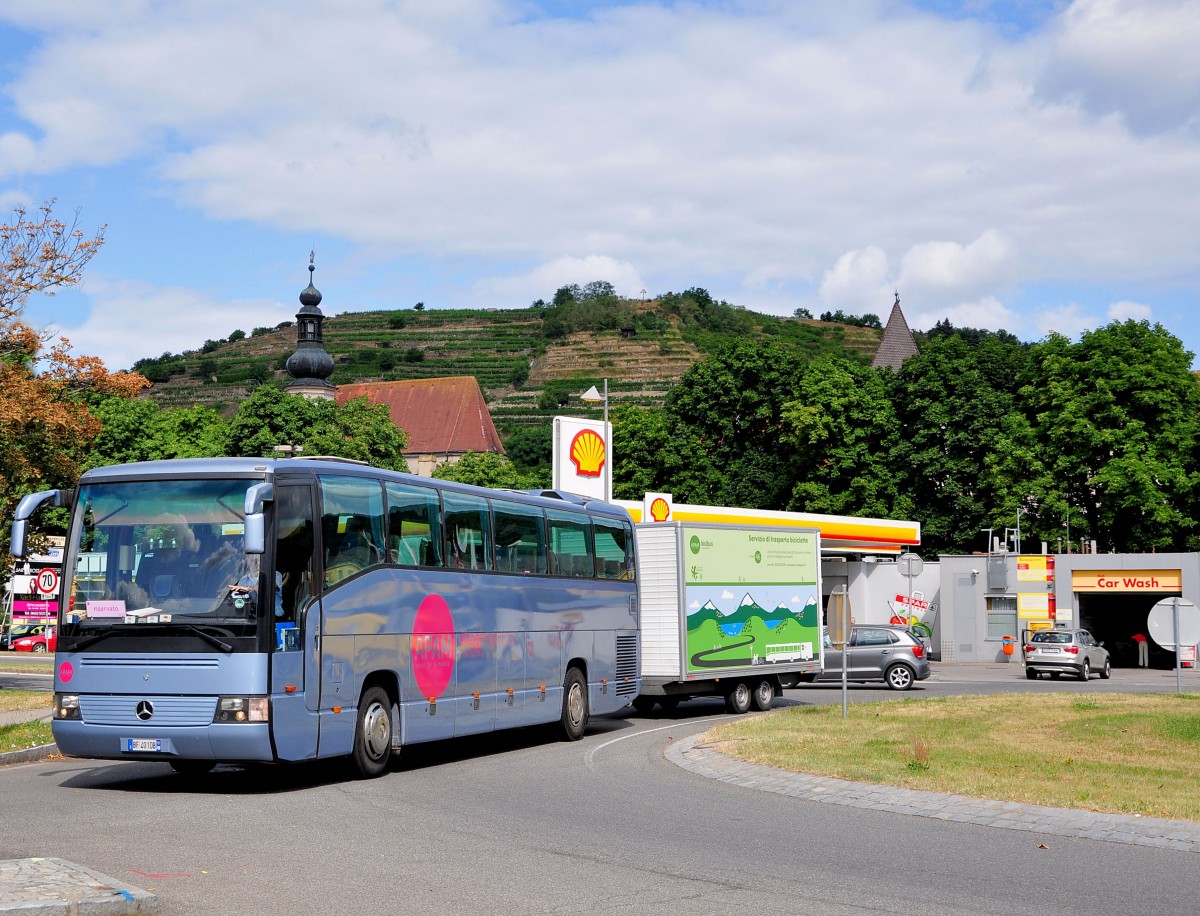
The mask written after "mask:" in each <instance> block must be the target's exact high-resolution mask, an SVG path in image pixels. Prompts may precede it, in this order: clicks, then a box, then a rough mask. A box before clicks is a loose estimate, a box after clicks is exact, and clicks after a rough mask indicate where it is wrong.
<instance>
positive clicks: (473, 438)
mask: <svg viewBox="0 0 1200 916" xmlns="http://www.w3.org/2000/svg"><path fill="white" fill-rule="evenodd" d="M363 395H366V396H367V399H368V400H369V401H370V402H371V403H372V404H386V405H387V408H388V411H389V413H390V414H391V418H392V422H393V423H395V424H396V425H397V426H399V427H400V428H401V429H403V430H404V431H405V432H406V433H408V448H407V449H405V451H404V457H405V458H406V459H407V460H408V467H409V470H410V471H411V472H412V473H414V474H421V475H423V476H425V477H428V476H429V475H430V474H432V473H433V469H434V468H435V467H436V466H437V465H439V464H441V463H442V462H443V461H448V460H449V461H453V460H456V459H458V458H460V457H462V456H463V455H464V454H465V453H466V452H497V453H499V454H501V455H503V454H504V446H503V445H501V444H500V436H499V434H498V433H497V432H496V427H495V425H494V424H493V423H492V415H491V413H490V412H489V411H488V407H487V402H486V401H484V399H483V392H482V391H481V390H480V388H479V382H478V381H476V379H475V377H474V376H470V375H460V376H452V377H450V378H431V379H412V380H408V381H401V382H359V383H356V384H353V385H339V386H338V388H337V393H336V395H335V400H336V401H337V403H339V404H345V403H347V402H348V401H352V400H354V399H355V398H358V397H362V396H363Z"/></svg>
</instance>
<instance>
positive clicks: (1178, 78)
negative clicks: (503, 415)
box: [0, 0, 1200, 355]
mask: <svg viewBox="0 0 1200 916" xmlns="http://www.w3.org/2000/svg"><path fill="white" fill-rule="evenodd" d="M531 9H532V8H531V7H530V6H528V5H527V4H524V3H523V2H521V0H512V2H503V0H455V2H445V3H439V4H428V3H422V2H417V0H402V2H397V3H387V4H385V3H379V2H375V3H366V4H355V5H352V6H350V7H347V6H346V5H345V4H339V3H335V2H333V0H295V2H293V3H289V4H286V5H279V4H252V5H250V6H247V5H246V4H244V3H235V2H232V0H207V2H204V3H199V2H195V0H179V2H176V3H171V4H158V3H151V2H149V0H114V2H113V3H107V4H104V9H103V11H102V12H101V11H99V10H95V11H93V10H90V8H89V9H83V8H81V7H79V5H78V4H74V5H71V4H63V3H61V2H48V3H40V4H29V3H28V2H24V3H22V2H18V0H0V24H2V23H6V22H7V23H16V24H18V25H19V26H21V27H22V28H26V29H30V30H32V32H31V33H29V34H26V33H22V35H21V37H22V39H28V38H32V39H33V40H23V41H22V43H21V48H20V52H19V53H16V54H14V55H12V56H11V59H10V60H9V61H8V67H9V70H8V71H7V72H8V73H9V74H10V75H9V76H8V77H7V80H8V81H7V83H6V85H5V87H4V89H5V92H6V97H7V98H8V99H9V100H10V107H9V109H8V110H9V112H10V121H11V125H7V124H6V126H5V128H4V133H3V135H2V136H0V176H4V177H7V178H8V179H10V183H11V184H12V185H13V186H14V187H17V186H19V187H21V189H22V190H24V189H26V188H29V189H30V193H34V196H35V197H40V196H41V194H42V192H41V190H40V188H42V187H46V188H51V189H52V190H51V193H50V194H47V195H45V196H54V195H55V194H58V195H59V196H60V197H62V199H63V201H64V204H65V205H67V206H72V205H73V204H74V201H71V200H68V199H66V195H65V194H64V192H61V191H58V190H57V188H55V185H56V184H58V183H60V182H61V183H63V184H66V185H68V186H71V183H72V182H76V183H78V185H77V186H90V185H92V184H95V185H97V186H101V187H104V188H105V189H107V191H108V195H109V199H110V200H113V201H121V200H125V199H128V200H129V201H130V203H129V206H131V207H132V206H136V205H137V201H138V200H139V198H140V199H143V200H144V199H145V197H146V196H148V195H160V196H161V197H162V198H164V199H165V200H166V201H167V203H166V204H164V206H163V210H164V211H169V210H170V209H171V208H172V207H174V208H175V210H176V211H177V212H179V213H181V214H185V215H186V216H187V217H188V218H192V217H193V216H195V217H198V218H203V219H206V220H208V222H207V224H203V223H202V224H201V225H202V226H203V228H204V229H205V230H206V231H205V232H204V236H205V238H206V240H207V241H206V242H205V244H206V245H207V246H211V250H216V249H218V248H219V246H220V245H221V244H223V243H224V242H223V240H222V236H223V235H224V234H227V235H228V236H230V237H233V236H235V235H236V237H237V238H239V239H242V238H245V235H244V234H243V233H240V232H239V233H223V232H222V230H223V228H225V227H226V226H229V225H231V224H237V225H238V226H239V227H241V226H249V227H251V228H252V229H253V230H254V231H255V232H256V233H258V234H261V235H262V236H264V237H269V238H270V239H271V241H272V242H278V241H279V240H280V239H281V238H282V240H283V241H284V242H286V243H287V244H294V243H295V240H296V238H297V237H300V238H302V239H306V240H307V239H308V238H310V237H311V236H312V235H314V234H319V235H321V236H323V237H324V238H328V239H332V240H334V241H335V243H336V244H337V245H340V246H343V247H345V248H347V249H351V251H350V253H349V254H348V255H347V260H356V263H361V264H362V265H363V268H364V270H363V272H364V274H369V273H371V270H370V267H371V263H370V262H371V261H372V260H374V261H375V262H376V263H380V264H384V265H385V266H386V268H387V269H388V270H389V271H390V273H389V275H396V274H398V273H400V267H398V265H405V266H407V265H409V264H413V263H417V264H420V265H428V264H436V265H438V266H439V269H441V270H442V272H443V273H442V276H440V277H438V278H437V279H436V280H435V281H433V283H434V284H436V285H437V286H438V294H439V295H438V297H437V298H438V301H442V302H452V301H453V302H456V303H458V304H464V305H466V304H470V305H480V304H487V305H494V306H513V305H524V304H526V303H528V302H529V301H531V300H532V299H535V298H539V297H540V298H545V297H547V296H548V295H550V294H552V293H553V291H554V289H556V288H557V287H558V286H561V285H562V284H564V283H575V282H578V283H586V282H590V281H591V280H596V279H602V280H608V281H609V282H611V283H613V284H614V286H615V287H616V288H617V290H618V291H619V292H621V293H622V294H624V295H639V294H640V291H641V289H642V288H646V289H647V290H648V291H649V292H650V293H657V292H662V291H664V290H665V289H682V288H684V287H686V286H691V285H703V286H705V287H706V288H708V289H710V291H711V292H712V293H713V294H714V295H715V296H717V297H719V298H725V299H727V300H730V301H736V302H740V303H741V304H745V305H748V306H750V307H755V308H757V307H765V308H770V309H772V310H777V311H779V312H781V313H783V314H790V313H791V311H792V310H793V308H795V307H796V306H798V305H799V306H805V307H808V308H810V309H811V310H813V311H814V313H818V312H819V311H820V310H823V309H826V308H828V309H838V308H840V309H843V310H846V311H849V312H852V313H860V314H861V313H863V312H872V313H875V314H878V315H880V317H881V318H883V317H886V314H887V310H888V308H889V307H890V304H891V302H892V291H893V289H895V288H897V287H898V288H899V291H900V295H901V300H902V303H903V304H904V307H905V311H906V315H909V317H910V321H912V323H913V324H914V326H917V323H916V321H914V320H913V316H915V315H917V314H922V315H924V314H928V315H931V316H934V320H937V319H940V318H942V317H951V319H952V320H953V321H954V322H955V323H956V324H959V323H962V324H970V325H972V326H977V327H992V326H994V323H995V322H997V321H1008V322H1012V323H1010V324H1009V325H1008V326H1007V329H1008V330H1012V331H1013V332H1014V333H1017V334H1019V335H1022V336H1023V335H1024V334H1025V333H1026V331H1027V329H1033V328H1035V327H1037V326H1039V325H1040V323H1041V318H1043V317H1045V316H1041V317H1039V318H1038V319H1036V320H1035V319H1034V318H1032V317H1030V318H1024V319H1022V318H1021V316H1020V314H1019V313H1017V312H1016V308H1017V307H1016V306H1015V305H1012V303H1013V302H1015V301H1016V291H1018V290H1021V289H1029V288H1031V287H1035V286H1037V285H1038V284H1041V283H1051V284H1055V285H1056V288H1059V289H1061V288H1064V287H1069V285H1070V284H1071V283H1074V282H1078V281H1086V282H1088V283H1089V284H1093V285H1104V284H1111V285H1112V286H1113V288H1117V289H1120V290H1121V293H1120V295H1123V296H1129V297H1131V298H1132V299H1137V300H1138V301H1145V300H1146V298H1147V295H1146V294H1143V292H1142V291H1141V289H1139V288H1138V287H1137V285H1136V284H1138V283H1142V282H1146V281H1147V280H1153V281H1155V282H1156V283H1159V284H1161V285H1162V286H1164V287H1167V286H1169V287H1170V288H1171V289H1172V290H1175V289H1182V288H1186V289H1194V288H1195V287H1196V286H1197V285H1198V284H1200V262H1197V260H1196V258H1195V252H1196V250H1198V248H1200V183H1197V182H1196V180H1195V175H1196V174H1200V139H1198V137H1197V131H1196V130H1195V124H1194V122H1193V121H1192V120H1190V119H1193V118H1194V117H1195V113H1196V112H1197V111H1198V110H1200V94H1198V93H1200V89H1198V87H1200V55H1196V54H1194V53H1193V52H1192V50H1191V49H1192V48H1193V47H1194V46H1195V45H1196V44H1197V41H1196V39H1197V37H1200V36H1198V35H1197V32H1196V30H1197V29H1200V17H1197V16H1195V15H1194V11H1195V2H1194V0H1191V2H1185V0H1076V2H1074V3H1073V4H1071V5H1070V7H1069V8H1068V9H1067V10H1065V11H1064V12H1063V13H1062V14H1061V15H1058V16H1056V17H1052V18H1051V20H1050V25H1049V26H1048V27H1044V28H1040V29H1039V30H1037V31H1034V32H1032V33H1029V34H1023V35H1021V37H1018V38H1008V37H1006V34H1007V33H1005V32H1004V31H1003V30H1002V29H1001V28H992V27H991V26H989V25H987V24H984V23H980V22H974V21H971V20H970V19H963V18H959V19H956V20H951V19H943V18H939V17H937V16H935V15H932V14H928V13H925V12H922V11H919V10H916V9H913V8H911V7H909V6H905V5H904V3H903V2H901V3H879V2H877V0H853V2H850V3H845V4H828V3H824V2H820V0H795V2H793V3H787V4H778V3H774V4H696V3H679V4H673V3H672V4H668V3H661V4H656V3H653V2H645V3H630V4H629V5H611V6H605V7H604V8H602V9H599V10H593V11H592V12H590V13H588V14H586V15H585V16H584V17H582V18H580V19H571V18H569V16H562V17H559V18H554V19H545V18H538V16H537V15H536V13H533V12H531ZM0 27H2V25H0ZM1131 126H1132V129H1131ZM39 182H40V184H39ZM35 192H36V193H35ZM126 192H129V193H126ZM116 205H117V204H114V206H116ZM88 212H89V213H91V212H95V210H94V208H91V207H89V211H88ZM100 218H102V219H104V220H105V221H110V222H111V221H113V216H111V215H110V214H101V215H100ZM163 232H164V234H165V233H171V232H176V233H178V234H179V236H180V237H181V238H182V237H184V236H185V235H186V236H187V238H188V240H189V241H191V240H192V239H194V238H195V234H194V233H193V234H190V235H187V234H186V233H183V232H181V231H180V230H179V229H178V227H173V226H169V225H164V226H163ZM113 244H115V242H110V249H111V248H112V246H113ZM307 247H308V246H307V242H301V250H302V251H303V252H306V251H307ZM108 253H109V252H107V251H106V254H108ZM367 254H369V258H368V257H367V256H366V255H367ZM277 257H278V255H277V253H276V252H272V253H271V255H270V257H269V258H267V257H264V259H263V260H264V262H265V261H267V260H270V261H272V262H273V261H275V260H277ZM129 258H130V260H131V261H132V260H134V259H135V258H136V256H135V255H130V256H129ZM196 260H197V262H198V264H199V263H202V262H204V261H206V260H207V261H208V263H209V264H211V263H213V262H216V263H220V258H219V256H217V257H209V258H207V259H206V258H197V259H196ZM634 265H636V266H634ZM831 265H832V266H831ZM203 269H204V268H201V267H199V266H198V267H197V274H199V273H200V272H201V271H202V270H203ZM431 270H432V268H431ZM382 272H383V271H376V272H375V273H376V274H378V273H382ZM128 275H129V276H135V273H134V272H133V271H130V272H129V273H128ZM160 282H161V281H160ZM172 282H174V278H172ZM178 282H179V285H180V287H181V288H180V289H179V290H176V291H174V294H175V295H178V296H181V297H182V296H185V295H186V294H185V291H184V290H183V289H182V287H184V286H186V285H187V283H188V282H189V280H188V279H185V278H180V279H179V281H178ZM194 282H195V283H196V285H197V286H199V285H200V284H202V283H204V282H205V281H204V280H202V279H201V280H196V281H194ZM405 294H406V296H407V297H408V299H407V301H408V302H411V301H415V300H416V299H418V298H421V299H425V300H427V301H433V300H434V296H433V295H431V294H426V293H424V292H423V291H421V292H416V293H414V294H412V295H411V296H409V295H408V290H407V289H406V291H405ZM191 295H192V296H194V297H195V298H196V301H197V302H206V301H207V297H206V296H205V295H204V294H198V293H193V294H191ZM280 295H281V296H283V297H290V296H291V295H292V291H291V289H290V288H289V289H281V290H280ZM1064 298H1068V299H1069V298H1070V295H1069V294H1068V295H1066V296H1064ZM343 301H344V299H343ZM1001 303H1005V304H1003V305H1002V304H1001ZM208 304H209V305H213V306H215V305H216V304H215V303H211V302H210V303H208ZM380 304H381V305H383V303H380ZM1070 319H1071V313H1070V312H1069V310H1068V311H1061V312H1060V313H1058V318H1057V319H1056V320H1070ZM1075 320H1077V321H1080V320H1084V319H1083V318H1082V317H1077V318H1076V319H1075ZM1088 320H1089V321H1090V320H1091V319H1088ZM1022 323H1023V324H1024V325H1025V327H1021V326H1020V325H1021V324H1022ZM174 327H175V325H174V321H173V319H172V320H166V321H165V325H164V333H166V334H173V333H174ZM98 330H99V329H97V331H98ZM227 332H228V329H227V330H225V331H223V332H221V333H227ZM212 335H213V332H212V331H211V330H209V331H207V332H201V334H200V337H199V339H200V340H202V339H203V338H204V337H205V336H212ZM172 340H173V341H175V338H172ZM196 342H197V339H196V338H192V339H190V340H186V341H176V342H172V343H165V342H164V343H162V344H160V343H158V342H155V343H153V344H152V345H147V346H143V347H142V348H140V349H138V350H135V352H136V353H137V354H138V355H145V353H146V352H153V351H155V350H157V351H161V350H162V349H165V348H167V347H171V348H177V347H179V346H183V345H188V346H194V345H195V344H196Z"/></svg>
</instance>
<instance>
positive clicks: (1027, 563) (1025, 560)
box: [1017, 555, 1047, 582]
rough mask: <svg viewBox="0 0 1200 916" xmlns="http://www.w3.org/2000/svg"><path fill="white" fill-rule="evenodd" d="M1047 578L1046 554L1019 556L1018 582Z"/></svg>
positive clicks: (1043, 580)
mask: <svg viewBox="0 0 1200 916" xmlns="http://www.w3.org/2000/svg"><path fill="white" fill-rule="evenodd" d="M1046 580H1047V567H1046V557H1045V555H1035V556H1028V557H1026V556H1018V557H1017V581H1018V582H1045V581H1046Z"/></svg>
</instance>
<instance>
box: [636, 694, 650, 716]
mask: <svg viewBox="0 0 1200 916" xmlns="http://www.w3.org/2000/svg"><path fill="white" fill-rule="evenodd" d="M654 703H655V700H654V697H641V696H640V697H634V700H633V708H634V710H636V711H637V712H638V713H639V714H641V715H643V716H645V715H649V714H650V712H651V711H652V710H653V709H654Z"/></svg>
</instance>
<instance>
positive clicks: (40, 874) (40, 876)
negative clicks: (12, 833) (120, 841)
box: [0, 857, 158, 916]
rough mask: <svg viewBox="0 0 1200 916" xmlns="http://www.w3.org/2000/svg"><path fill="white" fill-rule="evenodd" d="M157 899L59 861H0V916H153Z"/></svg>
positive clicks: (129, 886) (88, 870)
mask: <svg viewBox="0 0 1200 916" xmlns="http://www.w3.org/2000/svg"><path fill="white" fill-rule="evenodd" d="M157 910H158V897H157V896H156V895H154V894H152V893H150V892H149V891H144V890H142V889H141V888H138V887H134V886H133V885H130V884H124V883H122V882H120V881H114V880H113V879H112V878H110V877H108V876H107V875H102V874H100V872H98V871H93V870H92V869H90V868H85V867H84V866H82V865H76V864H75V863H74V862H68V861H67V860H66V859H58V858H51V857H46V858H29V859H11V860H8V861H3V862H0V913H9V912H11V913H20V914H32V913H40V914H52V916H60V914H61V916H77V914H87V916H127V914H137V913H154V912H157Z"/></svg>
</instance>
